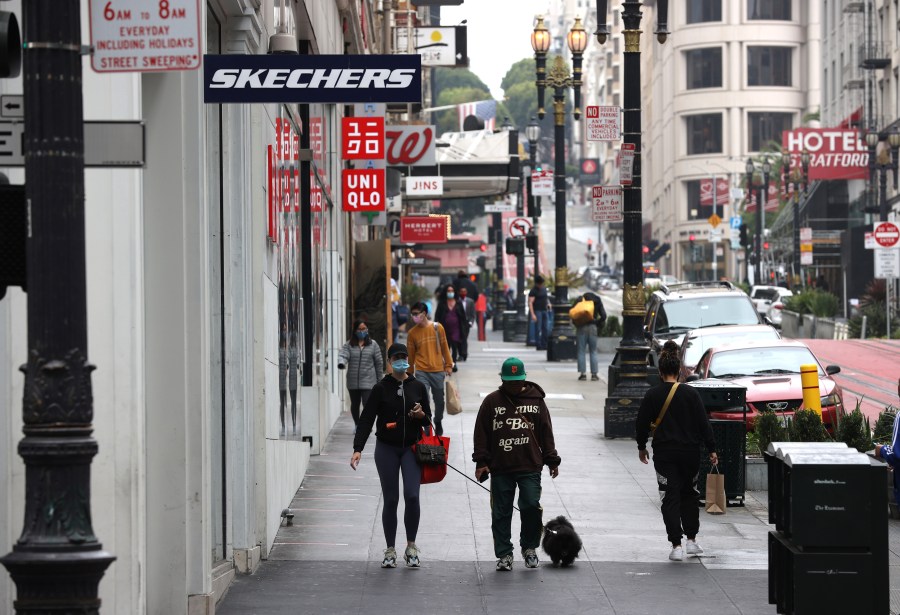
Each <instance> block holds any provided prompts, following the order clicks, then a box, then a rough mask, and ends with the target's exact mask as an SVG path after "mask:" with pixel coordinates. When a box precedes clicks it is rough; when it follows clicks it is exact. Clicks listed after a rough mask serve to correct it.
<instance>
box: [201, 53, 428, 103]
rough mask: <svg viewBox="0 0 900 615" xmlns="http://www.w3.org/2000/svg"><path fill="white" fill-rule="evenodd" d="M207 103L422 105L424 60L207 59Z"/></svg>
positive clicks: (408, 57) (328, 57) (344, 57)
mask: <svg viewBox="0 0 900 615" xmlns="http://www.w3.org/2000/svg"><path fill="white" fill-rule="evenodd" d="M203 80H204V88H203V89H204V101H205V102H207V103H338V104H349V103H417V102H421V100H422V59H421V57H420V56H419V55H418V54H410V55H323V56H299V55H265V56H263V55H206V56H203Z"/></svg>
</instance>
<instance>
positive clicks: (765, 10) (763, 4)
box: [747, 0, 791, 21]
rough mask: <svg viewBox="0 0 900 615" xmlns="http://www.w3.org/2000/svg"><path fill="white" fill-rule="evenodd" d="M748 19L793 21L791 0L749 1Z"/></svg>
mask: <svg viewBox="0 0 900 615" xmlns="http://www.w3.org/2000/svg"><path fill="white" fill-rule="evenodd" d="M747 19H770V20H775V21H790V20H791V0H747Z"/></svg>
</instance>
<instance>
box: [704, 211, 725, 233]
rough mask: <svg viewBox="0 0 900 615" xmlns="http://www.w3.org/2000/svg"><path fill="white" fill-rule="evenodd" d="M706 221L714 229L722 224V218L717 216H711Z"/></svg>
mask: <svg viewBox="0 0 900 615" xmlns="http://www.w3.org/2000/svg"><path fill="white" fill-rule="evenodd" d="M706 221H707V222H709V224H710V226H712V227H713V229H715V228H716V227H717V226H719V224H720V223H721V222H722V218H720V217H719V214H713V215H711V216H710V217H709V218H707V219H706Z"/></svg>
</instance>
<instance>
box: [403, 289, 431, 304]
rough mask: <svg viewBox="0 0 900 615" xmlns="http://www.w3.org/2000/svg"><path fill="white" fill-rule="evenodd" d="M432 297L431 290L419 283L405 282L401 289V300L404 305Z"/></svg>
mask: <svg viewBox="0 0 900 615" xmlns="http://www.w3.org/2000/svg"><path fill="white" fill-rule="evenodd" d="M430 297H431V292H430V291H429V290H428V289H427V288H425V287H424V286H419V285H418V284H404V285H403V287H402V288H401V289H400V300H401V301H402V302H403V304H404V305H413V304H414V303H417V302H419V301H425V300H427V299H429V298H430Z"/></svg>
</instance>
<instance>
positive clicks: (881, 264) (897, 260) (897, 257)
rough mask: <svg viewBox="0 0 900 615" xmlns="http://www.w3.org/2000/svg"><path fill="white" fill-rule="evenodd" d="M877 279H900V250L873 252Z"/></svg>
mask: <svg viewBox="0 0 900 615" xmlns="http://www.w3.org/2000/svg"><path fill="white" fill-rule="evenodd" d="M873 252H874V254H875V277H876V278H884V279H891V278H900V250H873Z"/></svg>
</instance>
